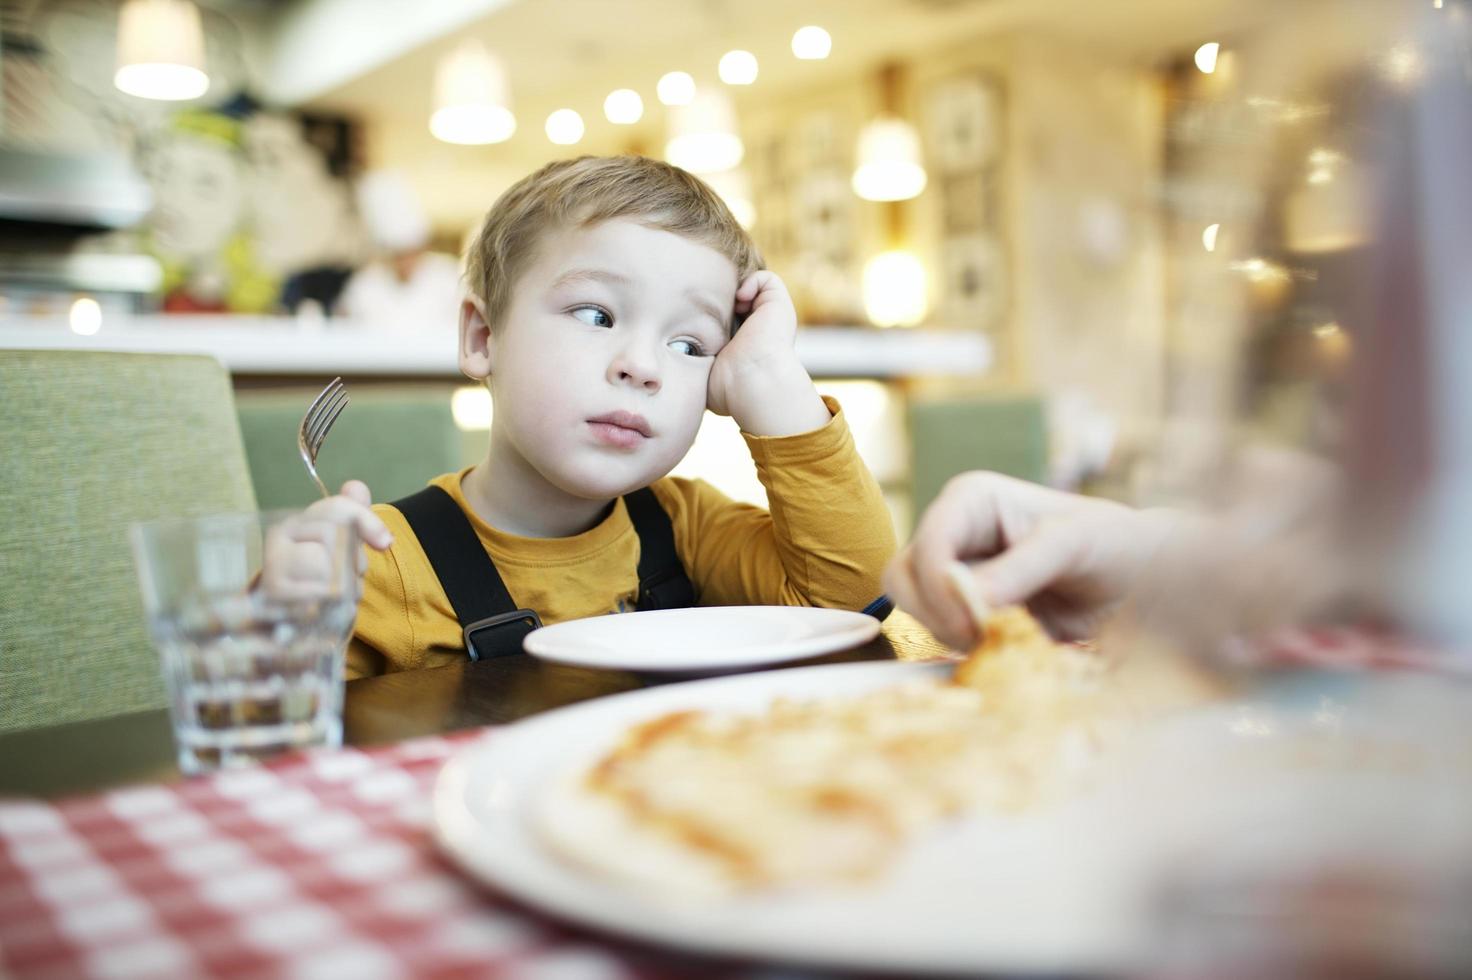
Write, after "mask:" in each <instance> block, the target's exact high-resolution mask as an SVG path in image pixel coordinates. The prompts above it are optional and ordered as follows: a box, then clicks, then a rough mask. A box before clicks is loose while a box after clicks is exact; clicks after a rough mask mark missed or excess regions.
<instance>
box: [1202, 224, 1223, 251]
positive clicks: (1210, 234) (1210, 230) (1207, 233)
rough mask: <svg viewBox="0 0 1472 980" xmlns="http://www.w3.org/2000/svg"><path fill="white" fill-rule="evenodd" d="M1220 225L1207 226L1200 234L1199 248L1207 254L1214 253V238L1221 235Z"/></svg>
mask: <svg viewBox="0 0 1472 980" xmlns="http://www.w3.org/2000/svg"><path fill="white" fill-rule="evenodd" d="M1221 230H1222V226H1221V225H1207V226H1206V228H1205V229H1204V230H1203V231H1202V232H1201V247H1202V248H1204V249H1206V250H1207V251H1208V252H1215V251H1216V236H1217V235H1219V234H1221Z"/></svg>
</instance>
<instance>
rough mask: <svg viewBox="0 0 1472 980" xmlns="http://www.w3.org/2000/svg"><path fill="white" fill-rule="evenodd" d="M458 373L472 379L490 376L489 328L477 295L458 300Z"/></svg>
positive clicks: (480, 379)
mask: <svg viewBox="0 0 1472 980" xmlns="http://www.w3.org/2000/svg"><path fill="white" fill-rule="evenodd" d="M460 373H461V374H463V375H465V376H466V377H467V378H470V379H472V380H474V381H484V380H485V379H486V378H488V377H490V376H491V328H490V325H489V324H488V323H486V311H485V304H484V303H482V302H481V300H480V298H479V297H477V296H467V297H465V299H463V300H461V301H460Z"/></svg>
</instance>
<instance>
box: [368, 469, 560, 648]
mask: <svg viewBox="0 0 1472 980" xmlns="http://www.w3.org/2000/svg"><path fill="white" fill-rule="evenodd" d="M393 506H395V507H397V508H398V509H399V511H400V512H401V513H402V514H403V515H404V519H405V520H407V521H408V522H409V526H410V527H411V528H413V530H414V536H415V537H417V538H418V539H419V544H420V546H421V547H423V548H424V553H425V555H427V556H428V558H429V563H430V565H431V566H432V567H433V568H434V573H435V575H436V576H437V577H438V578H439V580H440V585H441V586H442V587H443V588H444V590H445V595H446V596H448V597H449V599H450V605H451V606H453V607H454V608H455V618H456V619H458V620H459V621H460V625H461V627H462V628H463V630H464V636H465V650H466V652H467V653H469V654H470V659H471V660H484V659H489V658H491V657H504V656H507V655H509V654H513V653H521V652H522V650H521V641H522V638H523V637H525V636H526V635H527V634H528V633H530V632H531V631H532V630H534V629H537V628H538V627H540V626H541V625H542V620H541V618H540V617H538V616H537V614H536V613H535V612H533V611H532V610H530V609H518V608H517V607H516V603H515V602H513V601H512V599H511V593H510V592H507V591H506V583H504V582H502V581H501V573H500V572H498V571H496V563H495V562H493V561H491V556H490V555H488V554H486V549H485V548H484V547H483V546H482V545H481V543H480V538H479V537H477V536H476V533H475V528H474V527H472V526H471V524H470V519H469V518H468V517H466V516H465V512H464V511H462V510H461V509H460V505H459V504H457V503H455V498H453V497H451V496H450V495H449V494H448V493H446V492H445V491H444V490H442V489H440V488H439V487H437V486H433V485H431V486H427V487H425V488H424V489H423V490H420V491H419V492H418V493H414V494H410V495H409V496H407V497H405V498H403V499H402V500H395V501H394V502H393Z"/></svg>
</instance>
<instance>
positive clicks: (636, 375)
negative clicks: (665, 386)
mask: <svg viewBox="0 0 1472 980" xmlns="http://www.w3.org/2000/svg"><path fill="white" fill-rule="evenodd" d="M608 379H609V380H610V381H612V382H614V383H615V384H628V385H634V386H636V387H639V388H643V389H644V390H645V391H647V392H649V393H650V394H654V393H655V392H657V391H659V385H660V381H659V360H658V357H657V356H656V355H655V354H654V352H653V351H650V350H646V349H645V347H644V345H640V344H627V345H625V346H624V348H623V349H622V350H620V351H619V352H618V353H617V354H615V355H614V358H613V360H612V361H611V362H610V363H609V365H608Z"/></svg>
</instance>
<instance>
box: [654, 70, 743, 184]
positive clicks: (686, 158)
mask: <svg viewBox="0 0 1472 980" xmlns="http://www.w3.org/2000/svg"><path fill="white" fill-rule="evenodd" d="M745 152H746V147H745V146H744V145H743V144H742V142H741V137H740V136H739V135H738V134H737V132H736V109H735V108H734V107H733V106H732V105H731V100H730V98H729V97H728V96H727V95H726V94H725V93H724V92H721V91H720V90H718V89H699V90H697V91H696V93H695V98H694V99H693V100H692V101H691V103H690V104H689V105H685V106H676V107H674V108H673V109H672V110H671V111H670V135H669V141H668V142H667V143H665V147H664V157H665V159H666V160H668V161H669V162H670V163H673V164H674V165H675V166H677V167H683V168H685V169H686V170H688V171H690V172H691V173H697V174H709V173H717V172H719V171H722V170H731V169H733V168H735V167H736V166H737V165H738V164H740V163H741V158H742V156H744V155H745Z"/></svg>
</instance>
